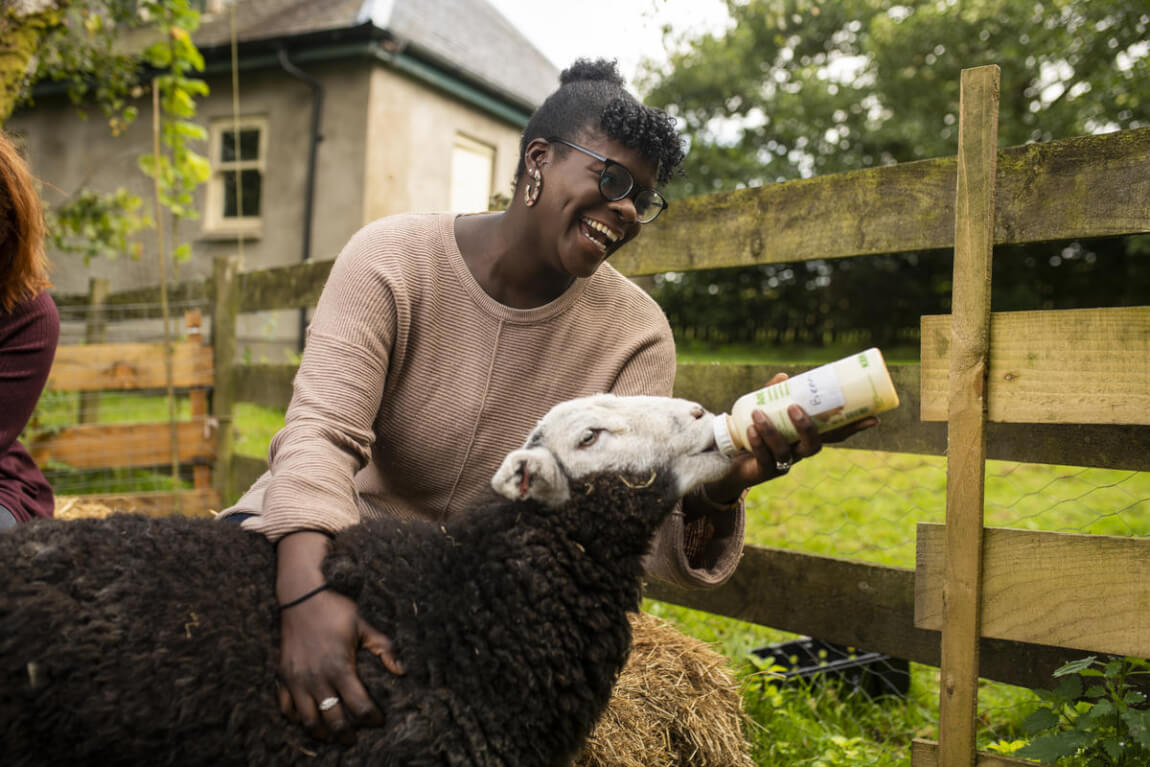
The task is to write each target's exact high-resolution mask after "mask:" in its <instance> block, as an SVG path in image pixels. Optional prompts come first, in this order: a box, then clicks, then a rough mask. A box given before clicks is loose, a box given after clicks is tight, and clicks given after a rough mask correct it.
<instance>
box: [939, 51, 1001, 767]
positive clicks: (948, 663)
mask: <svg viewBox="0 0 1150 767" xmlns="http://www.w3.org/2000/svg"><path fill="white" fill-rule="evenodd" d="M998 82H999V68H998V67H997V66H993V65H992V66H984V67H976V68H974V69H966V70H963V72H962V95H961V97H960V107H959V113H960V116H959V130H958V134H959V137H958V185H957V191H956V198H955V211H954V213H955V222H954V226H955V230H954V294H953V295H954V297H953V307H954V309H953V313H952V323H953V324H952V330H951V345H950V386H949V389H950V391H949V407H948V411H947V422H948V430H947V434H948V437H947V440H948V444H947V478H946V565H945V576H944V578H945V579H944V583H943V615H944V618H943V629H942V656H941V657H942V679H941V684H940V692H939V725H938V726H939V737H938V740H939V757H940V759H939V765H940V767H971V766H972V765H973V764H974V760H975V745H976V742H975V735H976V732H975V725H976V715H977V708H978V694H977V693H978V645H979V638H980V625H979V624H980V621H979V617H980V616H979V608H980V602H981V590H982V589H981V587H982V572H981V571H982V524H983V502H984V491H985V474H986V377H987V367H988V361H989V358H990V278H991V270H990V267H991V257H992V252H993V247H994V191H995V171H996V162H997V144H998Z"/></svg>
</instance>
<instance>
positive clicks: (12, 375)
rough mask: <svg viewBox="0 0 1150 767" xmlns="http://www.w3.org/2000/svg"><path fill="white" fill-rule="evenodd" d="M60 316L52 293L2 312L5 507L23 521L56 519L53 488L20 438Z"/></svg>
mask: <svg viewBox="0 0 1150 767" xmlns="http://www.w3.org/2000/svg"><path fill="white" fill-rule="evenodd" d="M59 338H60V316H59V314H58V313H57V311H56V304H55V303H54V302H53V301H52V297H51V296H50V295H48V293H47V292H44V293H41V294H40V295H39V296H37V297H36V298H35V299H33V300H32V301H29V302H28V303H26V304H21V305H20V306H17V307H16V309H15V310H14V311H12V312H10V313H4V312H2V311H0V506H4V507H5V508H7V509H8V510H9V511H11V512H12V513H13V515H14V516H15V517H16V518H17V519H25V518H27V517H28V516H35V515H40V516H50V515H51V507H50V505H48V506H46V503H47V504H50V503H51V500H52V495H51V490H50V489H49V488H48V487H47V483H45V481H44V477H43V475H42V474H41V473H40V471H39V469H37V468H36V466H35V464H33V463H32V461H31V459H30V458H29V457H28V454H27V453H26V452H25V451H24V449H23V447H22V446H21V445H20V443H19V442H17V441H16V438H17V437H18V436H20V432H21V431H23V429H24V427H25V426H26V425H27V423H28V419H29V418H30V417H31V416H32V411H33V410H34V409H35V407H36V403H37V402H38V401H39V400H40V393H41V392H42V391H43V390H44V384H45V383H47V381H48V373H49V371H51V369H52V360H53V359H54V358H55V356H56V343H57V341H58V340H59Z"/></svg>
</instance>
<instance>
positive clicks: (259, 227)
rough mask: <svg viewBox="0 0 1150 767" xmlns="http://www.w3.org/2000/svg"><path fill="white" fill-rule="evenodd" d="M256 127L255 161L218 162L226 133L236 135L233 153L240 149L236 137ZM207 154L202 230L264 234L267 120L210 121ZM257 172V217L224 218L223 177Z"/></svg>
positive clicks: (253, 235)
mask: <svg viewBox="0 0 1150 767" xmlns="http://www.w3.org/2000/svg"><path fill="white" fill-rule="evenodd" d="M253 128H255V129H256V130H258V131H259V133H260V141H259V145H260V151H259V157H257V158H256V159H254V160H233V161H231V162H226V163H225V162H221V161H220V159H219V158H220V150H221V148H222V145H223V136H224V134H225V133H230V132H232V131H235V132H236V135H237V142H236V150H237V152H238V150H239V141H238V136H239V133H240V132H241V131H245V130H251V129H253ZM209 140H210V144H211V147H210V150H209V151H210V154H209V155H208V157H209V162H210V164H211V166H212V177H211V180H210V181H209V182H208V191H207V196H206V201H205V206H206V208H207V211H206V213H205V215H204V231H205V232H206V233H208V234H220V235H234V234H243V235H246V236H250V237H259V236H260V235H262V233H263V223H264V219H263V212H264V210H265V209H266V206H267V197H266V194H267V183H266V180H267V151H268V119H267V118H266V117H259V116H249V117H241V118H239V119H238V120H236V119H233V118H231V117H221V118H217V119H214V120H212V121H211V125H210V128H209ZM244 170H258V171H259V172H260V215H258V216H243V217H236V218H227V217H225V216H224V200H225V199H226V196H225V194H224V174H225V173H230V172H234V171H244Z"/></svg>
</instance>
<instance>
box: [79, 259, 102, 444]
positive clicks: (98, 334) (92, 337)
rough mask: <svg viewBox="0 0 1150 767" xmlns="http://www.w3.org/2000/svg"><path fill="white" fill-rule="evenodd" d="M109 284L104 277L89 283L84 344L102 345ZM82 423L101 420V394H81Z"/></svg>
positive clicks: (80, 413) (80, 420)
mask: <svg viewBox="0 0 1150 767" xmlns="http://www.w3.org/2000/svg"><path fill="white" fill-rule="evenodd" d="M108 289H109V283H108V281H107V280H105V279H104V278H102V277H93V278H92V279H91V280H89V281H88V318H87V322H86V325H85V328H84V343H86V344H102V343H104V338H105V336H106V331H107V328H108V322H107V317H106V315H105V314H104V304H106V303H107V301H108ZM78 420H79V422H80V423H96V422H97V421H99V420H100V392H98V391H85V392H80V412H79V414H78Z"/></svg>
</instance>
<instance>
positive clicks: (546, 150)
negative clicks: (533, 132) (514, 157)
mask: <svg viewBox="0 0 1150 767" xmlns="http://www.w3.org/2000/svg"><path fill="white" fill-rule="evenodd" d="M523 160H524V163H525V164H526V166H527V172H528V173H531V171H533V170H536V169H538V168H542V167H543V166H545V165H547V164H548V163H549V162H550V161H551V144H550V143H548V142H547V141H545V140H543V139H541V138H533V139H531V141H530V142H528V144H527V148H526V149H525V150H524V152H523Z"/></svg>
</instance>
